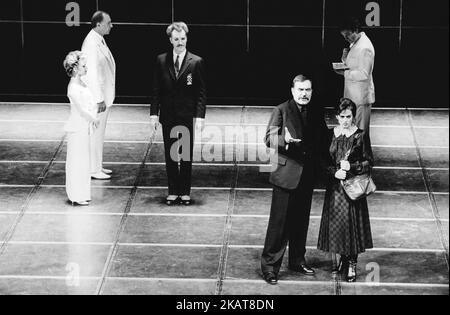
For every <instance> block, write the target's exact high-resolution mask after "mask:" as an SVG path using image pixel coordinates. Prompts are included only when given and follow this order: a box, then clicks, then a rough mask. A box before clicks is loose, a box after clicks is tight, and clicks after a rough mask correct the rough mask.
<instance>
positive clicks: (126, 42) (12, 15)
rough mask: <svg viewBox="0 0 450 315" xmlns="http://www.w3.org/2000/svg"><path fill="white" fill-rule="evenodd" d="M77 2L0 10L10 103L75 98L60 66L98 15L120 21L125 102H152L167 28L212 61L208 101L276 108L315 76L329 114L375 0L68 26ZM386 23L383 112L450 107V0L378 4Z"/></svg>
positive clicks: (117, 12)
mask: <svg viewBox="0 0 450 315" xmlns="http://www.w3.org/2000/svg"><path fill="white" fill-rule="evenodd" d="M69 2H71V1H67V0H42V1H37V0H2V1H0V35H1V39H2V45H1V49H0V57H1V59H0V60H1V61H2V66H1V67H0V69H1V72H2V75H1V79H0V80H1V82H0V83H1V84H0V101H63V102H65V101H66V98H65V92H66V87H67V82H68V78H67V77H66V75H65V73H64V71H63V68H62V61H63V59H64V57H65V55H66V54H67V52H68V51H70V50H75V49H80V47H81V43H82V41H83V39H84V37H85V35H86V34H87V33H88V32H89V30H90V23H89V21H90V17H91V15H92V13H93V12H94V11H95V10H97V9H101V10H104V11H106V12H108V13H110V15H111V17H112V19H113V22H114V23H115V27H114V29H113V30H112V33H111V35H110V36H108V37H107V42H108V45H109V46H110V48H111V50H112V52H113V54H114V56H115V59H116V62H117V75H118V77H117V89H118V90H117V94H118V102H131V103H147V102H148V101H149V96H150V94H151V80H152V73H153V68H154V61H155V58H156V55H157V54H159V53H162V52H165V51H166V50H168V49H170V46H169V42H168V39H167V37H166V35H165V28H166V27H167V25H168V24H170V23H171V22H172V21H173V20H183V21H185V22H186V23H188V25H189V26H190V34H189V43H188V48H189V50H191V51H192V52H194V53H196V54H198V55H200V56H202V57H204V59H205V61H206V65H207V73H208V95H209V103H210V104H245V105H253V104H254V105H265V104H269V105H275V104H277V103H279V102H281V101H283V100H284V99H287V98H288V97H289V95H290V94H289V93H290V92H289V87H290V82H291V80H292V78H293V76H294V75H296V74H297V73H301V72H304V73H308V74H310V75H312V76H313V77H314V81H315V82H314V83H315V96H316V98H320V99H321V101H323V103H324V104H325V105H330V104H334V103H335V101H336V99H337V98H339V97H340V96H341V94H342V89H343V80H342V77H340V76H338V75H336V74H334V72H333V71H332V70H331V66H330V63H331V62H332V61H338V59H339V57H340V55H341V51H342V48H343V47H344V46H346V43H345V42H344V40H343V39H342V37H341V36H340V34H339V32H338V30H337V25H338V22H339V20H340V18H341V17H342V16H343V14H344V13H348V12H351V13H352V14H354V15H356V16H358V17H359V18H360V19H361V21H362V22H363V25H364V22H365V20H366V16H367V15H368V14H370V12H369V11H367V10H366V5H367V4H368V3H369V2H372V1H367V0H345V1H344V0H128V1H112V0H78V1H75V2H76V3H78V4H79V7H80V14H81V15H80V16H81V23H80V26H72V27H69V26H67V25H66V16H67V14H69V13H70V12H69V11H70V10H69V11H66V4H67V3H69ZM373 2H376V3H378V4H379V6H380V26H371V27H365V28H364V31H365V32H366V33H367V34H368V36H369V37H370V38H371V39H372V42H373V43H374V46H375V49H376V63H375V72H374V76H375V84H376V93H377V100H378V102H377V105H378V106H391V107H396V106H401V107H404V106H411V107H418V106H420V107H448V101H449V98H448V85H449V64H448V56H449V47H448V46H449V45H448V36H449V34H448V33H449V29H448V13H449V1H448V0H428V1H426V0H378V1H373Z"/></svg>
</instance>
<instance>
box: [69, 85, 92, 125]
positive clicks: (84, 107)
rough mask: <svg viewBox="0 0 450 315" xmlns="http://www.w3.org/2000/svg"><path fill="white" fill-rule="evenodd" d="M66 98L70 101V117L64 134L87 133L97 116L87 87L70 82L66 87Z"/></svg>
mask: <svg viewBox="0 0 450 315" xmlns="http://www.w3.org/2000/svg"><path fill="white" fill-rule="evenodd" d="M67 97H68V98H69V100H70V116H69V119H68V120H67V122H66V124H65V126H64V130H65V131H66V132H78V131H82V130H85V131H86V133H87V132H88V131H89V127H90V123H91V122H92V121H93V120H94V119H95V118H96V116H97V104H95V103H94V100H93V98H92V94H91V92H90V90H89V89H88V88H87V87H82V86H80V85H78V84H75V83H74V82H70V83H69V86H68V87H67Z"/></svg>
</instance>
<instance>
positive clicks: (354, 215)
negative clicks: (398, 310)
mask: <svg viewBox="0 0 450 315" xmlns="http://www.w3.org/2000/svg"><path fill="white" fill-rule="evenodd" d="M355 114H356V105H355V103H353V102H352V101H351V100H349V99H345V98H344V99H341V101H340V104H339V105H338V106H337V108H336V118H337V119H338V121H339V126H337V127H336V128H334V129H333V130H330V131H331V132H332V133H333V135H332V140H331V145H330V150H329V153H330V165H328V167H327V168H326V171H327V175H328V178H329V181H328V184H327V190H326V194H325V202H324V207H323V213H322V221H321V223H320V232H319V242H318V249H320V250H323V251H326V252H330V253H332V255H333V262H334V264H335V265H334V268H333V273H342V274H343V275H344V276H345V277H346V280H347V281H348V282H354V281H356V263H357V259H358V254H360V253H363V252H365V250H366V249H368V248H373V244H372V234H371V230H370V220H369V210H368V208H367V200H366V198H362V199H359V200H356V201H353V200H351V199H350V198H349V197H348V196H347V195H346V193H345V191H344V189H343V188H342V186H341V180H344V179H348V178H351V177H354V176H355V175H360V174H364V173H367V172H370V171H371V169H372V166H373V156H372V150H371V148H370V145H367V141H366V137H365V136H364V131H362V130H360V129H358V128H357V127H356V126H355V123H354V118H355ZM336 254H340V256H341V258H340V262H339V264H338V266H336V258H335V256H336Z"/></svg>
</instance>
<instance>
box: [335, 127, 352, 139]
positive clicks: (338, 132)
mask: <svg viewBox="0 0 450 315" xmlns="http://www.w3.org/2000/svg"><path fill="white" fill-rule="evenodd" d="M357 130H358V127H356V126H354V125H353V126H352V127H350V128H348V129H345V128H342V127H341V126H337V127H336V128H334V135H335V137H336V138H338V137H340V136H341V135H344V136H346V137H347V138H350V137H351V136H352V135H353V134H354V133H355V132H356V131H357Z"/></svg>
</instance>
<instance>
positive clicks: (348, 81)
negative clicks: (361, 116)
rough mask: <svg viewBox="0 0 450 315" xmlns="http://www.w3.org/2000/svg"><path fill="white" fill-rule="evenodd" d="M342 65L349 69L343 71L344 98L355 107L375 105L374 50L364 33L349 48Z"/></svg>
mask: <svg viewBox="0 0 450 315" xmlns="http://www.w3.org/2000/svg"><path fill="white" fill-rule="evenodd" d="M343 61H344V63H345V64H346V65H347V66H348V67H349V68H350V69H349V70H347V71H345V75H344V76H345V86H344V97H346V98H349V99H351V100H352V101H353V102H355V104H356V105H365V104H373V103H375V85H374V83H373V76H372V72H373V68H374V65H375V48H374V47H373V45H372V42H371V41H370V39H369V38H368V37H367V35H366V34H365V33H364V32H361V38H360V39H359V40H358V41H357V42H356V43H355V44H354V45H353V46H352V47H351V49H350V51H349V53H348V56H347V58H346V59H345V60H343Z"/></svg>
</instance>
